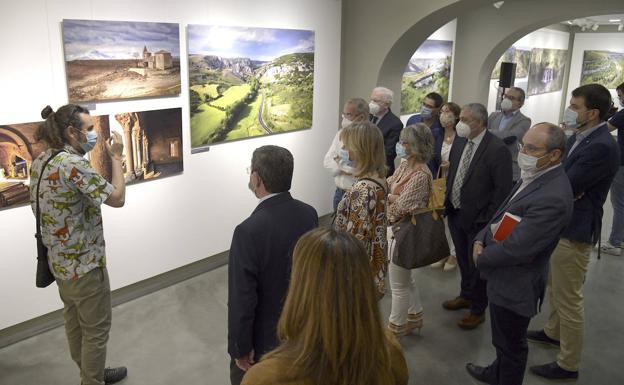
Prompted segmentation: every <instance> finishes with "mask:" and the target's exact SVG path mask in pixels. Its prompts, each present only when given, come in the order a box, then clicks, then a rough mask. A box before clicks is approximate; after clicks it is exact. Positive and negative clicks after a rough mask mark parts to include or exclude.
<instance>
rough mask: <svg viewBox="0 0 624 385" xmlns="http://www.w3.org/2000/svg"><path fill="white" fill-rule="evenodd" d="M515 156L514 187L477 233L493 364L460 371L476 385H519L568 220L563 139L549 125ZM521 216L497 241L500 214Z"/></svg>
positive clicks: (533, 132) (537, 129) (535, 130)
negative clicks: (516, 179)
mask: <svg viewBox="0 0 624 385" xmlns="http://www.w3.org/2000/svg"><path fill="white" fill-rule="evenodd" d="M522 142H523V145H522V147H521V149H520V152H519V155H518V165H519V166H520V175H521V182H520V183H517V184H516V186H515V187H514V189H513V190H512V191H511V193H510V194H509V196H508V197H507V199H506V201H505V203H503V205H502V206H501V207H500V208H499V209H498V210H497V212H496V214H494V216H493V217H492V219H491V220H490V221H489V222H488V223H487V225H486V226H485V227H484V228H483V229H482V230H481V231H480V232H479V234H478V235H477V237H476V239H475V241H474V245H473V260H474V263H475V265H476V266H477V269H478V270H479V271H480V272H481V275H482V276H483V277H485V278H486V279H487V294H488V297H489V300H490V318H491V319H490V321H491V322H490V323H491V327H492V344H493V345H494V347H495V348H496V359H495V360H494V362H493V363H492V364H491V365H489V366H487V367H482V366H477V365H473V364H471V363H469V364H467V365H466V369H467V370H468V373H470V375H471V376H472V377H474V378H476V379H477V380H479V381H483V382H487V383H488V384H496V385H499V384H500V385H521V384H522V380H523V379H524V370H525V368H526V363H527V354H528V350H529V349H528V346H527V328H528V326H529V322H530V321H531V318H532V317H534V316H535V315H536V314H537V313H538V312H539V310H540V307H541V303H542V301H543V300H544V292H545V288H546V282H547V281H548V263H549V260H550V256H551V254H552V252H553V250H554V249H555V247H556V246H557V243H558V242H559V237H560V236H561V234H562V233H563V231H564V229H565V228H566V227H567V225H568V223H569V221H570V218H571V217H572V209H573V206H574V198H573V195H572V187H571V186H570V181H569V179H568V177H567V175H566V173H565V170H564V168H563V167H562V166H561V161H562V159H563V156H564V154H565V148H566V137H565V134H564V133H563V130H562V129H561V128H559V127H558V126H556V125H554V124H551V123H539V124H536V125H535V126H534V127H532V128H531V129H530V130H528V131H527V133H526V135H524V138H523V140H522ZM507 213H508V214H512V215H516V216H519V217H520V218H521V220H520V222H519V223H518V224H517V225H516V226H515V227H514V228H513V230H512V232H511V234H510V235H509V236H508V237H507V238H505V239H503V240H500V241H496V240H494V236H493V234H494V233H495V232H496V227H497V225H498V224H499V223H500V222H501V221H502V219H503V216H504V215H505V214H507Z"/></svg>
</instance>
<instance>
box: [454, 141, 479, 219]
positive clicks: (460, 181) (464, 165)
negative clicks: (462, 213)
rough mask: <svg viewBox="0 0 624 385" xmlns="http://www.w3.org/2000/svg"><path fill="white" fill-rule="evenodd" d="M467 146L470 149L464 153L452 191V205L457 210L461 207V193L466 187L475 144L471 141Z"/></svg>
mask: <svg viewBox="0 0 624 385" xmlns="http://www.w3.org/2000/svg"><path fill="white" fill-rule="evenodd" d="M467 146H468V147H467V148H466V151H465V152H464V156H463V157H462V159H461V163H460V164H459V168H458V169H457V175H456V176H455V180H454V181H453V190H452V191H451V203H452V204H453V207H455V208H456V209H458V208H459V207H460V200H459V198H460V196H459V193H460V191H461V188H462V186H463V185H464V179H465V178H466V173H467V172H468V166H470V161H471V160H472V152H473V151H474V142H473V141H472V140H469V141H468V144H467Z"/></svg>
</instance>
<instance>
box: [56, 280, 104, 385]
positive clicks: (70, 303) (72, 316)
mask: <svg viewBox="0 0 624 385" xmlns="http://www.w3.org/2000/svg"><path fill="white" fill-rule="evenodd" d="M56 283H57V285H58V289H59V294H60V295H61V300H62V301H63V303H64V304H65V308H64V309H63V317H64V318H65V333H66V334H67V341H68V342H69V352H70V354H71V357H72V359H73V360H74V361H75V362H76V364H77V365H78V368H80V378H81V380H82V385H104V367H105V364H106V343H107V342H108V333H109V331H110V327H111V315H112V309H111V293H110V283H109V281H108V272H107V270H106V269H105V268H97V269H94V270H91V271H90V272H88V273H87V274H85V275H84V276H82V277H81V278H80V279H78V280H67V281H64V280H63V281H61V280H58V279H57V280H56Z"/></svg>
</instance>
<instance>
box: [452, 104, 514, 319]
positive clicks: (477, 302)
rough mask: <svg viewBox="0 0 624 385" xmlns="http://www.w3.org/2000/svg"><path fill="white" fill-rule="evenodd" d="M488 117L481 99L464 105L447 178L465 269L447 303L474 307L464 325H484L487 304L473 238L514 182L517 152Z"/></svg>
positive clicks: (457, 246) (456, 239)
mask: <svg viewBox="0 0 624 385" xmlns="http://www.w3.org/2000/svg"><path fill="white" fill-rule="evenodd" d="M487 118H488V115H487V110H486V109H485V107H484V106H483V105H481V104H479V103H471V104H468V105H466V106H464V107H463V108H462V110H461V113H460V114H459V119H460V121H459V123H457V126H456V130H457V135H456V136H455V140H454V141H453V147H452V148H451V153H450V156H449V162H450V169H449V174H448V175H447V181H446V186H447V189H446V199H445V206H446V214H447V216H448V223H449V230H450V232H451V237H452V238H453V243H454V244H455V251H456V256H457V262H458V264H459V270H460V272H461V292H460V294H459V296H458V297H456V298H455V299H452V300H449V301H445V302H444V303H443V304H442V306H443V307H444V308H445V309H447V310H459V309H464V308H465V309H470V313H469V314H468V315H467V316H465V317H464V318H462V319H461V320H459V322H458V325H459V327H461V328H462V329H474V328H476V327H477V326H479V324H481V323H482V322H483V321H484V320H485V315H484V313H485V309H486V308H487V294H486V283H485V281H484V280H482V279H481V278H480V277H479V272H478V271H477V269H476V268H475V266H474V264H473V262H472V258H471V257H472V241H473V240H474V238H475V236H476V235H477V233H478V232H479V231H480V230H481V229H482V228H483V227H484V226H485V224H486V223H488V222H489V221H490V219H491V218H492V216H493V215H494V213H495V212H496V209H497V208H498V206H500V204H501V203H502V202H503V201H504V200H505V198H506V197H507V194H509V191H510V190H511V187H512V181H511V154H510V153H509V150H507V147H506V146H505V144H504V143H503V142H502V141H501V140H500V139H498V138H497V137H495V136H494V135H492V134H491V133H490V132H488V130H487V129H486V124H487Z"/></svg>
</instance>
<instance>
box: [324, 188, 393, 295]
mask: <svg viewBox="0 0 624 385" xmlns="http://www.w3.org/2000/svg"><path fill="white" fill-rule="evenodd" d="M386 195H387V194H386V190H385V188H383V187H381V186H380V185H378V184H377V183H374V182H371V181H370V180H358V181H357V182H355V184H354V185H353V187H352V188H351V190H350V191H347V192H346V193H345V194H344V196H343V197H342V200H341V201H340V203H339V204H338V209H337V211H336V219H335V221H334V229H336V230H342V231H346V232H349V233H351V234H353V235H355V237H356V238H357V239H359V240H360V241H362V243H364V248H365V249H366V250H367V251H368V255H369V257H370V261H371V268H372V270H373V275H374V278H375V283H376V284H377V288H378V290H379V292H380V293H383V292H384V278H385V276H386V271H387V267H388V259H387V256H386V255H387V254H386V252H387V247H388V242H387V231H386V228H387V226H388V221H387V219H386Z"/></svg>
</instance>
